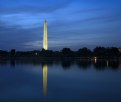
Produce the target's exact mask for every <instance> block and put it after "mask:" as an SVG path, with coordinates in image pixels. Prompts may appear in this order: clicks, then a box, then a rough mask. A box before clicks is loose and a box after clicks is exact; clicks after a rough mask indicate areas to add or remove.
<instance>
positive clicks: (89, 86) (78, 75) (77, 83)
mask: <svg viewBox="0 0 121 102" xmlns="http://www.w3.org/2000/svg"><path fill="white" fill-rule="evenodd" d="M0 102H121V61H112V60H110V61H108V60H101V61H95V60H94V61H89V60H78V61H48V62H46V61H43V62H42V61H28V60H17V61H15V60H11V61H0Z"/></svg>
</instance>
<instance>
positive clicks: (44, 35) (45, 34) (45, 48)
mask: <svg viewBox="0 0 121 102" xmlns="http://www.w3.org/2000/svg"><path fill="white" fill-rule="evenodd" d="M43 49H44V50H48V35H47V21H46V20H45V21H44V32H43Z"/></svg>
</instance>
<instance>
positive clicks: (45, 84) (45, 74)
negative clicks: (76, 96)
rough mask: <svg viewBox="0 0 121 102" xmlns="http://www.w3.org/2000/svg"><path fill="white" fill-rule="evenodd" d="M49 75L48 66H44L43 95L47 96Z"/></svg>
mask: <svg viewBox="0 0 121 102" xmlns="http://www.w3.org/2000/svg"><path fill="white" fill-rule="evenodd" d="M47 73H48V68H47V64H44V65H43V94H44V96H46V94H47Z"/></svg>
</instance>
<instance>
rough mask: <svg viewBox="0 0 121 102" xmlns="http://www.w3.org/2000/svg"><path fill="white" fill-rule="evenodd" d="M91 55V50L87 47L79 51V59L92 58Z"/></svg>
mask: <svg viewBox="0 0 121 102" xmlns="http://www.w3.org/2000/svg"><path fill="white" fill-rule="evenodd" d="M91 54H92V52H91V50H90V49H88V48H86V47H84V48H82V49H79V50H78V56H79V57H91Z"/></svg>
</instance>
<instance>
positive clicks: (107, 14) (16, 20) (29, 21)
mask: <svg viewBox="0 0 121 102" xmlns="http://www.w3.org/2000/svg"><path fill="white" fill-rule="evenodd" d="M45 19H46V20H47V23H48V40H49V41H48V42H49V49H58V50H60V49H62V48H63V47H69V48H71V49H72V50H74V49H79V48H82V47H88V48H91V49H92V48H94V47H96V46H104V47H108V46H109V47H112V46H115V47H121V0H0V49H1V50H10V49H13V48H14V49H17V50H38V49H41V48H42V42H43V24H44V20H45Z"/></svg>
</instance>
